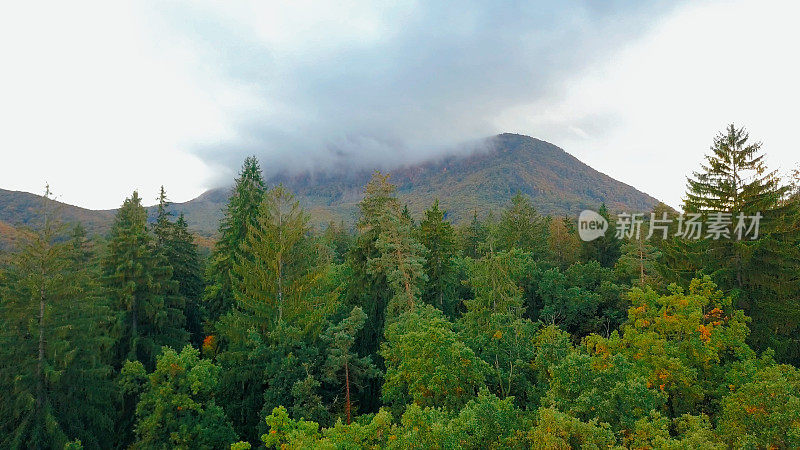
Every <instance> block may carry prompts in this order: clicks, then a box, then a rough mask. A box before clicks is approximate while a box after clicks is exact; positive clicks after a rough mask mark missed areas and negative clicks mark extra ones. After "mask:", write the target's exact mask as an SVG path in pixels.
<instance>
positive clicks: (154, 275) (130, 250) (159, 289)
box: [102, 192, 189, 368]
mask: <svg viewBox="0 0 800 450" xmlns="http://www.w3.org/2000/svg"><path fill="white" fill-rule="evenodd" d="M102 275H103V278H102V282H103V285H104V286H105V288H106V292H107V294H108V296H109V298H110V300H111V302H112V307H113V308H114V309H115V311H116V314H117V320H116V326H115V335H116V336H115V337H116V338H117V343H116V352H115V353H116V354H115V356H114V365H115V367H117V368H119V367H122V363H123V362H124V361H125V360H126V359H128V360H131V361H134V360H136V361H141V362H142V363H143V364H144V365H145V367H148V368H152V367H154V365H155V358H156V356H157V354H158V353H159V352H160V351H161V347H162V346H164V345H167V346H170V347H173V348H181V347H183V345H185V343H186V342H187V340H188V337H189V336H188V333H187V332H186V330H184V324H185V317H184V315H183V309H184V304H183V299H182V298H181V296H180V295H178V283H176V282H175V281H174V280H173V279H172V268H171V267H170V265H169V263H168V262H167V261H166V258H165V257H164V255H163V254H162V253H161V252H160V251H159V250H158V247H157V246H156V242H155V239H154V238H153V237H152V236H151V235H150V234H149V232H148V230H147V211H145V209H144V207H142V201H141V198H139V194H138V193H136V192H134V193H133V195H132V196H131V197H130V198H127V199H125V202H124V203H123V204H122V207H121V208H120V209H119V210H118V211H117V216H116V218H115V220H114V225H113V226H112V228H111V232H110V234H109V239H108V249H107V251H106V255H105V258H104V259H103V261H102Z"/></svg>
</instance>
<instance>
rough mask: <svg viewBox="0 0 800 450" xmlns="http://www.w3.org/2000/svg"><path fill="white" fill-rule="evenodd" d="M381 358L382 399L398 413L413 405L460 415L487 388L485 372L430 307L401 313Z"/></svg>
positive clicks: (482, 364)
mask: <svg viewBox="0 0 800 450" xmlns="http://www.w3.org/2000/svg"><path fill="white" fill-rule="evenodd" d="M381 355H382V356H383V358H384V359H385V360H386V376H385V382H384V385H383V399H384V401H385V402H386V403H388V404H390V405H393V406H394V407H396V408H400V407H402V406H404V405H406V404H408V403H411V402H414V403H416V404H418V405H420V406H422V407H424V406H437V407H443V408H448V409H454V410H457V409H459V408H460V407H462V406H464V405H465V404H466V403H467V402H468V401H469V399H471V398H473V397H474V396H475V395H476V393H477V391H478V388H480V387H481V386H483V382H484V379H485V373H486V370H487V367H486V363H484V362H483V361H481V360H480V359H479V358H477V357H476V356H475V353H474V352H473V351H472V350H471V349H470V348H469V347H467V346H466V345H465V344H464V343H463V342H461V341H460V340H459V339H458V335H457V334H456V333H455V332H454V331H453V326H452V324H451V323H450V322H448V321H447V319H445V318H444V317H443V316H442V313H441V311H439V310H438V309H436V308H433V307H432V306H423V307H418V308H415V309H413V310H411V311H408V312H406V313H403V315H401V316H400V317H399V318H398V320H397V321H396V322H394V323H392V324H391V325H389V326H388V327H387V328H386V342H385V343H384V344H383V345H382V347H381Z"/></svg>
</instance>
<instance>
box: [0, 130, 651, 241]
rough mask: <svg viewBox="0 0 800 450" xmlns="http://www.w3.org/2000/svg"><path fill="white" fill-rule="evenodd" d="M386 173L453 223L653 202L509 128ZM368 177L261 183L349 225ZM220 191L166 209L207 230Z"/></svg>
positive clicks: (12, 195) (6, 213)
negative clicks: (521, 202) (517, 197)
mask: <svg viewBox="0 0 800 450" xmlns="http://www.w3.org/2000/svg"><path fill="white" fill-rule="evenodd" d="M391 173H392V177H391V181H392V182H393V183H395V184H396V185H397V186H398V193H399V195H400V197H401V198H402V200H403V201H404V202H406V203H407V204H408V206H409V209H410V211H411V212H412V214H413V215H415V216H419V215H421V214H422V212H423V211H424V210H425V209H426V208H428V207H429V206H430V204H431V203H432V202H433V201H434V200H435V199H437V198H438V199H439V201H440V204H441V206H442V208H444V209H445V210H446V211H448V218H449V219H450V220H451V221H453V222H461V221H464V220H467V219H468V218H469V217H471V215H472V213H473V211H478V213H479V214H480V215H485V214H487V213H488V212H489V211H495V212H496V211H499V210H500V209H502V208H503V207H504V206H505V204H506V203H507V202H508V200H509V199H510V197H511V196H512V195H514V194H515V193H517V192H519V193H522V194H525V195H529V196H530V197H531V198H532V200H533V204H534V205H535V206H536V207H537V208H538V209H539V211H540V212H542V213H544V214H553V215H570V216H577V214H578V213H579V212H580V211H581V210H582V209H586V208H596V207H597V206H598V205H599V204H600V203H602V202H605V203H606V204H607V205H608V207H609V208H610V209H611V210H618V211H622V210H627V211H649V210H650V209H652V207H653V206H654V205H655V204H656V203H657V200H656V199H655V198H653V197H651V196H649V195H647V194H645V193H643V192H640V191H638V190H637V189H635V188H633V187H631V186H629V185H627V184H625V183H622V182H620V181H617V180H615V179H613V178H611V177H609V176H607V175H605V174H602V173H600V172H598V171H596V170H594V169H592V168H591V167H589V166H588V165H586V164H584V163H582V162H581V161H579V160H578V159H577V158H575V157H574V156H572V155H570V154H569V153H567V152H565V151H564V150H562V149H561V148H559V147H556V146H555V145H553V144H550V143H548V142H545V141H542V140H539V139H535V138H531V137H528V136H522V135H517V134H501V135H498V136H495V137H493V138H490V139H487V140H486V145H485V146H482V150H480V151H473V152H471V153H469V154H464V153H459V154H453V155H449V156H445V157H441V158H437V159H434V160H430V161H427V162H423V163H420V164H414V165H409V166H405V167H401V168H397V169H395V170H393V171H391ZM371 175H372V171H370V170H362V171H355V172H353V171H350V172H344V171H340V172H330V173H302V174H279V175H276V176H273V177H271V178H269V179H268V183H269V184H270V185H274V184H278V183H283V184H284V185H285V186H286V187H287V188H289V189H290V190H291V191H292V192H294V193H295V195H296V196H297V198H298V200H300V202H301V204H303V206H304V207H305V208H306V210H307V211H308V212H309V213H310V214H311V216H312V221H313V223H314V224H316V225H320V224H324V223H327V222H328V221H330V220H336V221H339V220H344V221H345V222H347V223H352V222H353V221H354V220H355V218H356V214H357V203H358V201H359V200H360V198H361V195H362V190H363V187H364V185H365V184H366V183H367V181H369V178H370V176H371ZM227 196H228V189H227V188H220V189H213V190H210V191H207V192H205V193H204V194H202V195H200V196H199V197H197V198H195V199H193V200H190V201H188V202H185V203H176V204H173V205H172V210H173V211H174V212H175V213H176V214H177V213H179V212H183V213H184V214H185V215H186V218H187V221H188V222H189V225H190V227H191V228H192V230H194V231H195V232H196V233H198V234H200V235H202V236H206V237H208V236H213V234H214V233H215V232H216V229H217V225H218V223H219V219H220V217H221V210H222V208H223V207H224V205H225V203H226V201H227ZM121 201H122V199H120V202H121ZM38 202H39V200H38V197H36V196H34V195H32V194H27V193H21V192H11V191H3V190H0V220H3V221H6V222H8V223H10V224H15V225H17V224H25V223H27V222H28V221H30V220H31V218H32V217H33V214H34V212H35V205H37V204H38ZM63 214H64V218H65V219H66V220H68V221H75V220H79V221H81V222H83V223H84V224H85V226H86V227H87V229H88V230H89V231H90V232H103V231H105V230H107V228H108V226H109V225H110V221H111V218H112V215H113V211H91V210H86V209H83V208H78V207H75V206H65V207H64V208H63Z"/></svg>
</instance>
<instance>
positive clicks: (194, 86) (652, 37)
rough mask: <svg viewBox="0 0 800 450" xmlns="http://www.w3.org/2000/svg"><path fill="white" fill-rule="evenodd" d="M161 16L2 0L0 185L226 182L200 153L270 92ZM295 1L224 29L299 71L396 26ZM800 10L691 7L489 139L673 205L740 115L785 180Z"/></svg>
mask: <svg viewBox="0 0 800 450" xmlns="http://www.w3.org/2000/svg"><path fill="white" fill-rule="evenodd" d="M350 6H352V5H350ZM153 7H154V4H145V3H121V2H120V3H118V2H106V1H103V2H92V3H86V2H77V3H76V2H59V3H55V2H54V3H52V4H48V5H46V6H45V5H42V4H39V3H33V2H7V3H6V4H4V5H3V6H0V187H1V188H4V189H14V190H23V191H28V192H36V193H39V192H41V191H42V190H43V186H44V184H45V182H47V183H49V184H50V185H51V187H52V189H53V190H54V191H55V192H56V194H58V195H59V199H60V200H62V201H65V202H67V203H71V204H76V205H80V206H84V207H89V208H114V207H117V206H119V204H121V202H122V200H123V199H124V198H125V197H126V196H128V195H130V193H131V191H133V190H134V189H138V190H139V192H140V194H141V195H142V196H143V198H145V199H146V200H150V199H152V200H153V201H154V199H155V196H156V192H157V190H158V187H159V186H160V185H161V184H164V185H165V186H166V188H167V192H168V194H169V195H170V197H171V199H172V200H173V201H185V200H189V199H191V198H193V197H195V196H197V195H199V194H200V193H202V192H203V191H204V190H205V189H206V188H207V187H209V186H210V185H211V184H212V183H213V182H214V180H218V179H219V178H220V176H222V177H225V178H228V179H232V176H233V172H232V170H233V171H235V170H236V168H235V167H234V168H231V167H227V166H225V165H224V164H223V163H222V162H220V158H209V157H207V155H206V154H204V153H203V152H198V151H197V150H196V149H198V148H205V147H214V146H216V145H220V144H221V143H224V142H228V141H231V140H235V138H236V137H237V136H238V134H239V133H240V132H239V131H237V124H236V121H237V120H239V119H240V118H241V116H243V115H247V114H248V112H249V111H252V110H256V109H258V108H260V107H261V106H260V105H259V104H258V99H257V98H255V97H254V96H253V92H256V91H262V90H264V89H266V90H269V86H266V87H265V86H253V85H248V83H247V82H244V81H242V80H241V79H232V78H231V77H227V76H226V75H225V71H224V70H219V67H215V66H213V65H211V64H209V62H208V61H209V60H213V58H211V59H209V54H208V53H209V47H208V46H204V45H203V43H202V42H200V41H202V39H199V40H198V38H197V34H194V35H190V34H186V33H183V34H181V33H176V32H174V30H171V29H170V27H171V26H172V25H170V23H169V21H168V20H163V21H162V20H159V19H158V15H156V14H154V13H153V12H152V11H151V10H150V9H153ZM205 7H206V9H210V10H211V11H212V12H213V11H217V12H218V11H220V8H221V7H220V6H219V5H212V6H208V5H206V6H205ZM296 8H297V9H292V8H288V9H285V10H281V12H280V14H276V12H275V11H273V10H269V11H260V10H259V9H258V8H255V9H252V8H236V9H234V10H231V11H227V10H226V11H225V20H227V21H230V22H232V23H234V24H236V23H237V21H240V22H241V23H242V27H243V28H247V29H249V30H251V31H252V30H255V33H254V36H255V38H254V39H256V40H257V42H262V43H265V45H267V47H268V48H269V49H270V50H271V52H270V55H269V56H270V58H272V59H274V60H282V59H287V58H291V55H293V54H296V53H298V52H300V53H305V55H306V59H305V60H303V62H306V63H307V62H308V61H314V59H315V58H325V49H326V45H330V46H336V45H350V46H353V45H361V46H369V45H371V43H373V42H379V41H381V40H382V39H387V38H386V33H390V32H391V30H389V31H387V25H386V15H373V14H372V12H371V10H369V8H366V9H365V10H364V11H363V14H352V9H351V10H349V11H346V12H343V11H339V13H338V16H336V17H338V20H337V22H336V23H337V24H338V25H337V26H331V25H330V23H329V22H325V23H319V22H316V21H314V20H308V19H309V17H308V13H306V12H304V11H307V10H309V9H310V7H309V5H305V6H303V5H300V6H297V7H296ZM408 8H410V6H409V7H408ZM267 9H269V8H267ZM355 9H358V8H355ZM406 9H407V8H404V7H397V8H394V10H393V11H392V14H397V15H403V14H405V13H406V11H405V10H406ZM334 12H336V11H335V10H330V9H328V10H326V11H316V13H315V14H317V15H318V16H315V17H329V16H330V15H331V14H333V13H334ZM798 13H800V4H797V3H794V2H768V1H755V0H754V1H737V2H703V3H692V4H687V5H685V6H682V7H680V8H678V9H676V10H673V11H670V12H669V13H667V14H665V15H664V16H663V17H658V18H656V19H655V20H654V21H653V23H652V24H650V25H649V26H648V27H647V29H646V30H645V31H644V32H643V33H641V34H637V35H636V37H635V38H632V39H630V40H628V41H626V42H625V43H624V45H621V46H620V47H619V48H615V49H613V51H611V52H610V53H609V54H608V56H604V57H603V58H600V60H599V61H598V60H588V59H587V62H586V64H583V65H579V66H578V67H577V68H575V69H573V70H570V71H569V74H568V75H566V76H563V77H562V78H561V79H559V80H558V83H555V84H553V87H552V89H549V90H548V91H547V93H546V94H544V95H537V96H536V97H535V98H534V99H533V100H532V101H528V102H525V103H523V104H519V103H517V104H515V103H513V102H511V103H509V104H508V105H507V106H503V107H501V108H500V109H499V113H497V114H496V115H495V116H494V117H493V118H492V120H491V127H490V128H491V129H488V128H487V129H486V130H483V129H481V130H480V131H481V133H483V132H484V131H486V133H484V134H486V135H488V134H491V133H496V132H504V131H509V132H517V133H522V134H527V135H531V136H534V137H538V138H541V139H544V140H547V141H549V142H552V143H554V144H556V145H558V146H560V147H562V148H564V149H565V150H566V151H568V152H570V153H572V154H573V155H575V156H577V157H578V158H579V159H581V160H582V161H584V162H586V163H587V164H589V165H591V166H592V167H594V168H596V169H598V170H600V171H602V172H605V173H607V174H609V175H611V176H612V177H614V178H617V179H619V180H621V181H624V182H626V183H629V184H631V185H633V186H635V187H637V188H638V189H640V190H642V191H644V192H647V193H649V194H651V195H653V196H655V197H656V198H659V199H662V200H664V201H666V202H667V203H669V204H671V205H673V206H678V205H679V203H680V198H681V196H682V194H683V190H684V186H685V176H686V175H688V174H689V173H690V172H691V171H692V170H694V169H696V168H697V167H698V165H699V163H700V162H701V159H702V156H703V154H704V153H705V152H706V151H707V149H708V147H709V145H710V144H711V141H712V138H713V136H714V135H715V134H716V133H717V132H718V131H720V130H722V129H723V128H724V127H725V126H726V125H727V124H728V123H730V122H735V123H737V124H743V125H745V126H746V127H747V128H748V129H749V131H750V133H751V136H752V137H753V138H755V139H758V140H761V141H763V143H764V148H765V150H766V152H767V154H768V155H769V156H768V158H769V159H768V161H769V163H770V165H771V166H772V167H773V168H778V169H781V170H782V171H788V170H789V169H790V168H792V167H794V166H795V165H796V164H797V162H798V161H800V152H798V145H797V144H796V139H795V134H796V133H795V130H796V128H797V118H798V117H800V116H798V113H797V108H798V105H800V87H798V80H800V63H798V43H800V27H798V26H797V25H796V19H797V17H800V14H798ZM251 16H252V17H251ZM276 18H280V19H281V20H278V19H276ZM324 27H328V28H327V29H326V31H325V32H324V33H318V31H317V30H319V29H321V28H324ZM298 30H299V31H298ZM199 35H200V36H202V35H203V33H202V30H201V32H200V33H199ZM330 36H335V37H337V39H335V40H330ZM596 39H598V40H602V39H604V36H601V35H598V36H597V37H596ZM309 41H313V42H314V46H313V49H312V50H305V49H307V48H308V42H309ZM243 42H244V43H245V44H246V43H247V42H249V41H246V40H243ZM243 47H244V50H242V51H243V52H244V53H245V55H246V52H247V51H249V50H248V48H249V47H246V46H244V45H243ZM240 50H241V49H240ZM212 56H213V55H212ZM216 56H219V55H216ZM295 62H296V61H295ZM492 79H493V80H499V81H497V82H502V79H503V78H502V77H500V78H498V77H496V76H495V77H493V78H492ZM464 95H469V93H468V92H465V93H464ZM291 106H292V104H291V97H289V98H288V100H286V103H285V104H278V105H270V107H271V109H270V114H271V116H270V117H274V116H281V115H283V116H290V115H292V114H296V115H297V114H299V113H298V110H296V109H293V108H292V107H291ZM285 131H286V133H291V132H292V131H293V130H292V129H287V130H285ZM297 133H302V129H298V131H297ZM472 137H473V136H465V139H467V138H472ZM331 139H333V137H331ZM265 151H268V150H265ZM312 153H313V152H312ZM198 155H203V157H202V158H201V157H200V156H198ZM300 156H301V157H302V155H300ZM150 203H152V201H151V202H150Z"/></svg>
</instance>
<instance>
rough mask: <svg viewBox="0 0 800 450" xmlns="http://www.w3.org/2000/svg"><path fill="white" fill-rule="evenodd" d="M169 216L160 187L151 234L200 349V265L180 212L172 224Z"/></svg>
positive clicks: (201, 280) (196, 344)
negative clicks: (153, 236)
mask: <svg viewBox="0 0 800 450" xmlns="http://www.w3.org/2000/svg"><path fill="white" fill-rule="evenodd" d="M171 215H172V213H171V212H170V211H169V201H168V200H167V194H166V192H165V191H164V186H161V191H160V193H159V196H158V209H157V212H156V221H155V223H154V224H153V234H154V235H155V238H156V246H157V248H158V250H159V251H160V252H161V253H162V254H163V256H164V258H166V261H167V263H168V264H169V265H170V267H172V279H173V280H175V281H176V282H177V283H178V295H180V296H181V297H182V298H183V301H184V309H183V315H184V316H185V317H186V330H187V331H189V335H190V339H191V342H192V344H193V345H194V346H196V347H198V348H199V347H200V345H201V343H202V341H203V337H204V333H203V319H202V314H201V310H200V300H201V296H202V294H203V264H202V262H201V260H200V256H199V255H198V253H197V244H195V243H194V237H193V236H192V234H191V233H190V232H189V225H188V224H187V223H186V219H185V218H184V216H183V213H181V215H180V216H178V219H177V220H176V221H174V222H173V221H172V220H170V216H171Z"/></svg>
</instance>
